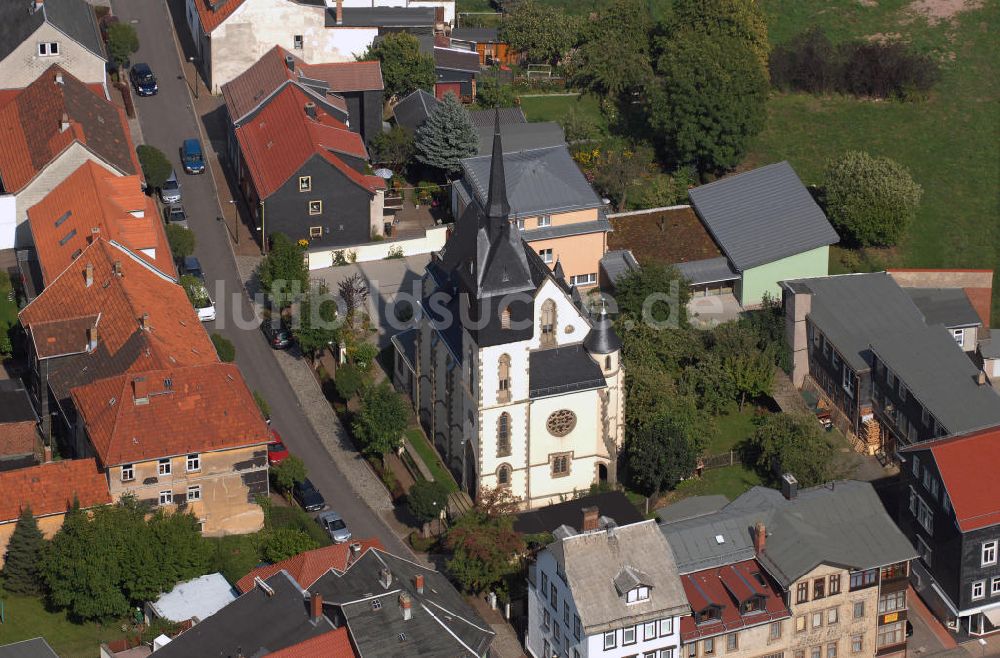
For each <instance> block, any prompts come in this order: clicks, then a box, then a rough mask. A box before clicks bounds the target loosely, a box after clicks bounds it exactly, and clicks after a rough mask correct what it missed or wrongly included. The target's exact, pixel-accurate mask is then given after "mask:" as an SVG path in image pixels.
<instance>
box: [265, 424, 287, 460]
mask: <svg viewBox="0 0 1000 658" xmlns="http://www.w3.org/2000/svg"><path fill="white" fill-rule="evenodd" d="M287 456H288V448H286V447H285V444H284V442H283V441H282V440H281V435H280V434H278V433H277V432H276V431H275V430H271V442H270V443H268V444H267V463H268V465H270V466H277V465H278V464H280V463H281V462H282V461H284V460H285V457H287Z"/></svg>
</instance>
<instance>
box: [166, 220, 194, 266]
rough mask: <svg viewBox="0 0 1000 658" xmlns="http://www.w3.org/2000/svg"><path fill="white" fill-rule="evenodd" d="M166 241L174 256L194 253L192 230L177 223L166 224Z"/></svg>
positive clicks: (182, 256) (178, 256) (180, 256)
mask: <svg viewBox="0 0 1000 658" xmlns="http://www.w3.org/2000/svg"><path fill="white" fill-rule="evenodd" d="M167 243H168V244H169V245H170V253H172V254H173V255H174V258H184V257H186V256H190V255H192V254H193V253H194V231H192V230H190V229H186V228H184V227H183V226H178V225H177V224H167Z"/></svg>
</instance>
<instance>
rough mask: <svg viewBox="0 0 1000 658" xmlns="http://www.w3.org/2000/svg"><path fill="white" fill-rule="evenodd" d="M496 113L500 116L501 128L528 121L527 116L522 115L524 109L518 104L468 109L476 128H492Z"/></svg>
mask: <svg viewBox="0 0 1000 658" xmlns="http://www.w3.org/2000/svg"><path fill="white" fill-rule="evenodd" d="M496 115H499V117H500V127H501V129H502V128H503V126H510V125H514V124H518V123H528V117H526V116H524V110H522V109H521V108H520V107H518V106H514V107H498V108H493V109H489V110H469V118H470V119H472V125H474V126H475V127H477V128H492V127H493V121H494V117H495V116H496ZM501 134H502V133H501Z"/></svg>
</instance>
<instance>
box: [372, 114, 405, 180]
mask: <svg viewBox="0 0 1000 658" xmlns="http://www.w3.org/2000/svg"><path fill="white" fill-rule="evenodd" d="M369 146H370V147H371V151H372V161H373V162H377V163H380V164H385V165H389V166H390V167H391V168H392V169H393V170H395V171H396V172H397V173H398V171H399V170H400V169H402V168H403V167H404V166H405V165H406V163H407V162H409V161H410V158H412V157H413V135H411V134H410V132H409V131H408V130H406V129H405V128H403V127H402V126H393V127H392V129H391V130H389V132H384V133H379V134H378V135H376V136H375V137H374V138H372V141H371V144H370V145H369Z"/></svg>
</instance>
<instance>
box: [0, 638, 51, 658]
mask: <svg viewBox="0 0 1000 658" xmlns="http://www.w3.org/2000/svg"><path fill="white" fill-rule="evenodd" d="M0 658H59V654H57V653H56V652H55V651H53V650H52V647H50V646H49V643H48V642H46V641H45V638H44V637H36V638H33V639H31V640H21V641H20V642H11V643H10V644H5V645H3V646H2V647H0Z"/></svg>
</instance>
